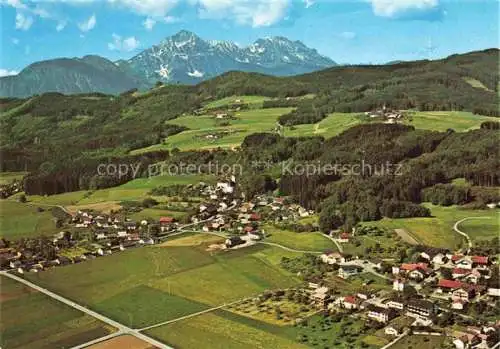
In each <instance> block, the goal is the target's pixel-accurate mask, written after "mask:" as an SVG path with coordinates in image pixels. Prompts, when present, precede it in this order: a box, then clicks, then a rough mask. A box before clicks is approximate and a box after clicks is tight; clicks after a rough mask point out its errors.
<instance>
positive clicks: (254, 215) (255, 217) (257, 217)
mask: <svg viewBox="0 0 500 349" xmlns="http://www.w3.org/2000/svg"><path fill="white" fill-rule="evenodd" d="M250 219H251V220H252V221H260V214H258V213H252V214H251V215H250Z"/></svg>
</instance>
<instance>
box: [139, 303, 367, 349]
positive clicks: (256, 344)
mask: <svg viewBox="0 0 500 349" xmlns="http://www.w3.org/2000/svg"><path fill="white" fill-rule="evenodd" d="M362 327H363V324H362V322H361V321H358V320H353V319H348V318H345V319H343V320H342V321H341V322H337V323H335V322H332V321H330V320H326V319H323V318H322V317H320V316H313V317H311V318H309V319H308V320H307V323H306V324H304V325H301V326H277V325H273V324H269V323H265V322H261V321H258V320H255V319H251V318H248V317H245V316H242V315H239V314H236V313H231V312H228V311H222V310H218V311H216V312H213V313H210V314H205V315H203V316H198V317H195V318H191V319H187V320H183V321H180V322H177V323H174V324H170V325H166V326H162V327H158V328H155V329H152V330H150V331H148V332H147V333H148V334H149V335H152V336H153V337H156V338H158V339H160V340H163V341H165V342H166V343H168V344H170V345H172V346H174V347H175V348H179V349H186V348H187V349H190V348H204V349H226V348H228V349H233V348H234V349H240V348H241V349H247V348H248V349H250V348H252V349H254V348H255V349H258V348H262V349H264V348H265V349H267V348H287V349H288V348H290V349H295V348H311V347H318V348H336V349H347V348H359V347H360V346H361V342H362V339H363V337H364V336H365V335H366V334H368V333H365V332H363V330H362ZM368 332H369V331H368ZM367 348H374V347H370V346H368V347H367Z"/></svg>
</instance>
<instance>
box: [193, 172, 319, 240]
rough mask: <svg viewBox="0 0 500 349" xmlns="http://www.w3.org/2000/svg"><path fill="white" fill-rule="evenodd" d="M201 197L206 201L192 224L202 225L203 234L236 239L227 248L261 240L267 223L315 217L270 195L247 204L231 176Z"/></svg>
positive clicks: (202, 191)
mask: <svg viewBox="0 0 500 349" xmlns="http://www.w3.org/2000/svg"><path fill="white" fill-rule="evenodd" d="M200 188H201V189H200V193H199V195H200V196H201V197H204V198H205V201H204V202H203V203H201V204H200V205H199V209H198V212H197V214H195V215H193V216H192V217H191V222H192V223H195V224H197V223H202V224H203V225H202V231H203V232H206V233H214V234H221V235H222V234H229V235H234V236H232V237H231V238H229V239H227V243H226V245H227V246H228V247H234V246H238V245H243V244H245V243H246V244H248V243H249V242H251V241H256V240H260V239H262V238H263V237H264V236H265V231H264V230H263V229H262V228H261V223H262V222H263V221H264V219H265V220H266V221H269V220H274V221H276V222H280V221H293V220H295V219H298V218H300V217H307V216H309V215H310V214H312V212H311V211H308V210H306V209H304V208H303V207H301V206H300V205H297V204H288V203H286V202H285V199H284V198H281V197H272V196H266V195H260V196H256V197H255V198H253V199H251V200H245V199H244V196H242V195H238V193H236V191H235V189H236V179H235V178H234V176H231V179H229V180H227V181H219V182H218V183H217V184H216V185H204V186H201V187H200Z"/></svg>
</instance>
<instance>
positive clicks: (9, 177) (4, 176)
mask: <svg viewBox="0 0 500 349" xmlns="http://www.w3.org/2000/svg"><path fill="white" fill-rule="evenodd" d="M27 174H28V173H27V172H0V185H4V184H9V183H12V182H13V181H15V180H18V181H19V180H21V179H23V177H24V176H25V175H27Z"/></svg>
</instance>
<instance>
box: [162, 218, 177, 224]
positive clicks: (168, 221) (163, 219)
mask: <svg viewBox="0 0 500 349" xmlns="http://www.w3.org/2000/svg"><path fill="white" fill-rule="evenodd" d="M173 221H174V218H173V217H161V218H160V223H172V222H173Z"/></svg>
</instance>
